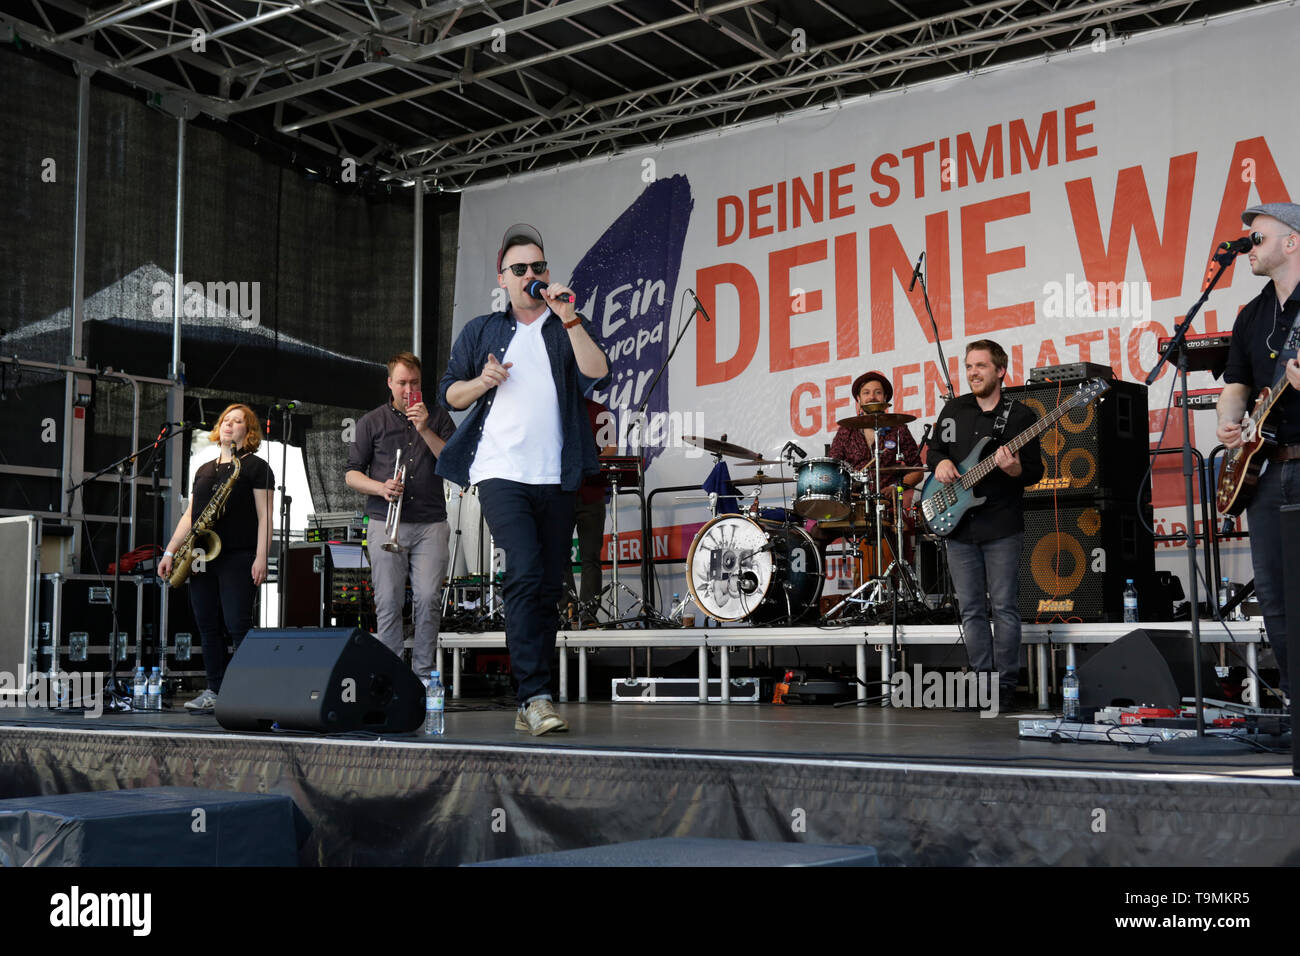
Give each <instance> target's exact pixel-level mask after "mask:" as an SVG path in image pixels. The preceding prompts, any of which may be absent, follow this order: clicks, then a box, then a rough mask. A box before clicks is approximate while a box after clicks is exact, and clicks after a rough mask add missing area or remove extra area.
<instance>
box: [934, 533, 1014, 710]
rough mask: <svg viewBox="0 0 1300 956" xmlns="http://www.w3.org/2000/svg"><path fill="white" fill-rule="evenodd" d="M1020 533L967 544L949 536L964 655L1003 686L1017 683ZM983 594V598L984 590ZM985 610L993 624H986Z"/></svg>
mask: <svg viewBox="0 0 1300 956" xmlns="http://www.w3.org/2000/svg"><path fill="white" fill-rule="evenodd" d="M1024 544H1025V535H1024V532H1023V531H1022V532H1019V533H1017V534H1013V535H1008V536H1007V537H1005V538H997V539H995V540H993V541H982V542H980V543H979V544H967V543H966V542H964V541H957V540H955V539H953V538H949V539H948V541H947V545H948V569H949V570H950V571H951V572H952V583H953V587H954V589H955V590H956V592H957V603H958V605H960V609H961V626H962V633H963V634H964V635H965V639H966V655H967V656H968V657H969V658H970V666H971V668H972V669H973V670H976V671H997V672H998V683H999V684H1000V685H1001V687H1002V689H1003V691H1007V690H1011V691H1014V690H1015V687H1016V685H1017V684H1018V683H1019V682H1020V552H1021V549H1022V548H1023V547H1024ZM986 594H987V595H988V598H987V600H986V599H985V595H986ZM990 612H991V613H992V616H993V624H994V627H993V628H990V627H989V615H990Z"/></svg>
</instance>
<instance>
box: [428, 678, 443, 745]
mask: <svg viewBox="0 0 1300 956" xmlns="http://www.w3.org/2000/svg"><path fill="white" fill-rule="evenodd" d="M438 677H439V675H438V672H437V671H434V672H433V673H432V674H431V675H430V676H429V686H428V687H426V688H425V690H424V735H425V736H426V737H441V736H442V735H443V733H444V731H445V730H446V724H445V723H444V719H443V718H444V708H445V705H446V701H447V691H446V689H445V688H444V687H443V686H442V681H441V680H439V679H438Z"/></svg>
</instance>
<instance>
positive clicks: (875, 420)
mask: <svg viewBox="0 0 1300 956" xmlns="http://www.w3.org/2000/svg"><path fill="white" fill-rule="evenodd" d="M914 421H916V416H915V415H902V414H898V413H896V412H895V413H888V414H887V413H883V412H882V413H879V414H877V413H872V414H870V415H855V416H853V417H852V418H841V419H839V420H838V421H836V422H835V424H836V425H839V426H840V427H841V428H888V427H889V426H891V425H906V424H907V423H908V422H914Z"/></svg>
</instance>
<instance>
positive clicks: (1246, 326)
mask: <svg viewBox="0 0 1300 956" xmlns="http://www.w3.org/2000/svg"><path fill="white" fill-rule="evenodd" d="M1297 312H1300V286H1296V288H1295V290H1294V291H1293V292H1292V293H1291V297H1290V298H1289V299H1287V300H1286V306H1285V307H1282V306H1280V304H1279V303H1278V301H1277V292H1276V291H1275V290H1274V288H1273V283H1272V282H1269V284H1268V285H1266V286H1265V287H1264V291H1263V292H1261V293H1260V294H1259V295H1257V296H1255V298H1253V299H1251V300H1250V302H1248V303H1246V306H1245V308H1243V309H1242V310H1241V312H1240V313H1238V315H1237V321H1236V322H1235V323H1234V324H1233V326H1232V345H1231V346H1229V348H1228V367H1227V368H1226V369H1224V371H1223V380H1224V381H1225V382H1227V383H1228V384H1230V385H1248V386H1249V387H1250V402H1249V403H1248V404H1247V408H1248V409H1249V408H1250V407H1251V406H1253V405H1254V403H1255V398H1256V396H1257V395H1259V393H1260V390H1261V389H1264V388H1268V387H1269V386H1271V385H1272V384H1273V383H1274V382H1275V381H1276V380H1277V371H1276V369H1277V359H1275V358H1269V353H1272V352H1276V353H1278V354H1279V355H1282V354H1285V357H1286V358H1294V357H1295V353H1294V352H1287V353H1283V348H1282V347H1283V346H1284V345H1285V344H1286V341H1287V337H1288V336H1289V334H1290V331H1291V326H1292V324H1293V323H1294V322H1295V319H1296V313H1297ZM1268 421H1269V423H1270V424H1273V425H1276V426H1277V428H1278V441H1280V442H1281V443H1282V444H1284V445H1291V444H1294V443H1296V442H1300V393H1297V392H1296V390H1295V389H1287V391H1286V394H1285V395H1283V396H1282V398H1280V399H1279V400H1278V403H1277V405H1275V406H1274V407H1273V412H1272V414H1270V415H1269V416H1268Z"/></svg>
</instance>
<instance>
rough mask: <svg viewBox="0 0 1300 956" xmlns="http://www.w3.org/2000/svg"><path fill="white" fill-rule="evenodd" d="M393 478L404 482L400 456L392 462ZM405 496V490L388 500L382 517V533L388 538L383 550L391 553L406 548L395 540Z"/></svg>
mask: <svg viewBox="0 0 1300 956" xmlns="http://www.w3.org/2000/svg"><path fill="white" fill-rule="evenodd" d="M393 478H394V479H396V481H397V482H398V483H399V484H402V485H405V484H406V465H405V464H404V463H403V462H402V460H401V458H400V457H399V458H398V459H397V461H395V462H393ZM405 496H406V492H405V491H403V492H402V494H400V495H398V496H397V500H396V501H389V502H388V516H387V517H386V518H385V519H384V534H385V535H387V536H388V540H387V541H385V542H384V550H385V551H388V552H390V553H392V554H401V553H402V552H403V551H405V550H406V549H405V548H404V547H402V545H401V543H400V542H399V541H398V540H397V531H398V528H400V527H401V524H402V498H404V497H405Z"/></svg>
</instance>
